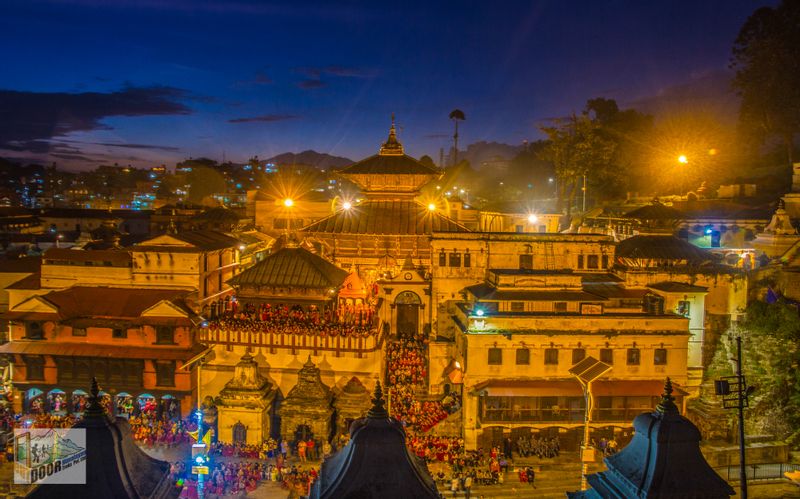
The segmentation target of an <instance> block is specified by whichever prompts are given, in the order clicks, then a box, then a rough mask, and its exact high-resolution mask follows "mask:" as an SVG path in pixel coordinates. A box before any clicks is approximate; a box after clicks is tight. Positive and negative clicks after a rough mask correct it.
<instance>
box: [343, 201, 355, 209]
mask: <svg viewBox="0 0 800 499" xmlns="http://www.w3.org/2000/svg"><path fill="white" fill-rule="evenodd" d="M352 207H353V204H352V203H350V201H345V202H344V203H342V208H344V209H345V210H349V209H350V208H352Z"/></svg>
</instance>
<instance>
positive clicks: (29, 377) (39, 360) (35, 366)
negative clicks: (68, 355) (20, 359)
mask: <svg viewBox="0 0 800 499" xmlns="http://www.w3.org/2000/svg"><path fill="white" fill-rule="evenodd" d="M25 380H26V381H43V380H44V357H41V356H37V357H25Z"/></svg>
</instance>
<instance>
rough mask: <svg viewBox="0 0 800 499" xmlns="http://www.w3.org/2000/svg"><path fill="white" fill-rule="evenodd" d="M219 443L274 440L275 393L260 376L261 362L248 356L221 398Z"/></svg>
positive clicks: (246, 354) (239, 364)
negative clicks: (272, 426) (272, 422)
mask: <svg viewBox="0 0 800 499" xmlns="http://www.w3.org/2000/svg"><path fill="white" fill-rule="evenodd" d="M219 399H220V404H219V406H218V407H217V410H218V418H219V420H218V423H217V427H218V428H219V432H220V435H219V439H220V440H221V441H223V442H234V443H246V444H258V443H260V442H262V441H263V440H266V439H267V438H269V436H270V431H271V421H272V417H271V416H272V414H271V413H272V408H273V401H274V400H275V390H273V389H272V384H271V383H270V382H269V380H268V379H267V378H265V377H264V376H262V375H261V373H259V372H258V362H256V361H255V359H253V356H252V355H250V353H248V352H245V354H244V355H243V356H242V360H240V361H239V363H238V364H236V366H235V367H234V371H233V378H232V379H231V380H230V381H228V382H227V383H226V384H225V388H223V389H222V391H220V394H219Z"/></svg>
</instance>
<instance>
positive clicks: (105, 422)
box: [27, 381, 180, 499]
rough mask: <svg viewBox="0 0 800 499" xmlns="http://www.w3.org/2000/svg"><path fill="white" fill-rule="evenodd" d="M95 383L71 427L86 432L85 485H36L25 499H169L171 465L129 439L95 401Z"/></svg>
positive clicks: (121, 423) (174, 491)
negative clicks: (84, 410)
mask: <svg viewBox="0 0 800 499" xmlns="http://www.w3.org/2000/svg"><path fill="white" fill-rule="evenodd" d="M97 397H98V386H97V381H93V383H92V395H91V397H90V399H89V405H88V407H87V409H86V412H85V413H84V418H83V420H81V421H80V422H78V423H76V424H75V426H73V428H83V429H85V430H86V483H85V484H83V485H75V484H69V485H39V486H37V487H36V488H35V489H33V490H32V491H31V492H30V493H29V494H28V495H27V497H29V498H33V499H50V498H53V499H67V498H72V497H74V498H80V499H110V498H116V499H126V498H130V499H139V498H148V499H171V498H175V497H178V495H179V493H180V489H179V488H177V487H175V485H174V484H173V483H172V480H170V472H169V471H170V469H169V468H170V465H169V463H167V462H165V461H159V460H157V459H153V458H152V457H150V456H148V455H147V454H145V453H144V452H143V451H142V450H141V449H139V447H138V446H137V445H136V443H135V442H134V441H133V437H132V436H131V427H130V425H129V424H128V422H127V421H126V420H124V419H123V418H117V419H116V421H114V420H112V419H111V417H110V416H109V415H108V414H107V413H106V412H105V409H103V407H102V406H101V405H100V403H99V401H98V398H97Z"/></svg>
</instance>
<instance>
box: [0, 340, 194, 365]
mask: <svg viewBox="0 0 800 499" xmlns="http://www.w3.org/2000/svg"><path fill="white" fill-rule="evenodd" d="M203 350H205V347H203V346H202V345H198V346H196V347H194V348H158V347H152V348H149V347H129V346H112V345H96V344H87V343H50V342H45V341H12V342H10V343H6V344H5V345H2V346H0V354H16V355H54V356H57V357H99V358H113V359H151V360H181V361H185V360H187V359H191V358H192V357H194V356H195V355H197V353H199V352H201V351H203Z"/></svg>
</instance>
